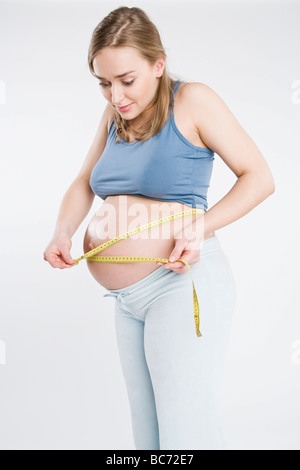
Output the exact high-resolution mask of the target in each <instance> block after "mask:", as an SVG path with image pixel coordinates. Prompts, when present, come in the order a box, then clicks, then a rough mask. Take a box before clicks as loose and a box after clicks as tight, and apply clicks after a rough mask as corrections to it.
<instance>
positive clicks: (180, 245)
mask: <svg viewBox="0 0 300 470" xmlns="http://www.w3.org/2000/svg"><path fill="white" fill-rule="evenodd" d="M179 258H182V259H184V260H185V261H186V262H187V263H188V264H189V266H191V265H192V264H195V263H198V261H200V246H199V247H198V246H197V247H196V246H195V240H193V241H190V240H187V239H186V238H179V239H178V240H175V246H174V248H173V250H172V253H171V255H170V257H169V263H165V264H164V267H165V269H171V270H172V271H174V272H175V273H179V274H184V273H186V272H187V270H188V269H189V268H188V266H186V265H185V264H184V263H182V262H181V261H177V260H178V259H179ZM156 264H157V265H158V266H160V265H162V264H163V263H161V262H159V261H157V263H156Z"/></svg>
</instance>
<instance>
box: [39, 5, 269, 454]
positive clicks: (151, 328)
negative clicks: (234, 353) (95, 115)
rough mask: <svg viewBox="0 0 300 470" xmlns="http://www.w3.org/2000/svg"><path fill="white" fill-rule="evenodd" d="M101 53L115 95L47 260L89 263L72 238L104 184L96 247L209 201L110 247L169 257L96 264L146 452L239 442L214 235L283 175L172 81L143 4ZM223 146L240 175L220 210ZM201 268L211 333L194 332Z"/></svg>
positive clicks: (95, 54)
mask: <svg viewBox="0 0 300 470" xmlns="http://www.w3.org/2000/svg"><path fill="white" fill-rule="evenodd" d="M88 63H89V67H90V70H91V72H92V74H93V75H94V77H96V78H97V80H98V81H99V85H100V88H101V92H102V94H103V96H104V98H105V100H106V101H107V105H106V108H105V110H104V112H103V115H102V118H101V120H100V124H99V127H98V130H97V133H96V136H95V138H94V141H93V143H92V145H91V147H90V150H89V152H88V154H87V156H86V159H85V161H84V163H83V165H82V168H81V169H80V171H79V173H78V175H77V177H76V178H75V180H74V181H73V183H72V184H71V186H70V187H69V188H68V190H67V192H66V194H65V196H64V198H63V201H62V203H61V207H60V212H59V215H58V219H57V223H56V227H55V230H54V234H53V237H52V239H51V241H50V243H49V244H48V246H47V248H46V249H45V251H44V254H43V256H44V259H45V260H46V261H48V262H49V263H50V265H51V266H52V267H53V268H61V269H64V268H71V267H73V266H75V265H78V262H76V263H74V259H73V258H72V256H71V254H70V249H71V245H72V243H71V238H72V236H73V235H74V233H75V232H76V230H77V229H78V227H79V225H80V224H81V222H82V221H83V220H84V218H85V217H86V215H87V214H88V212H89V210H90V208H91V205H92V203H93V200H94V197H95V194H96V195H97V196H99V197H100V198H101V199H102V200H103V201H104V202H103V203H102V204H101V205H100V207H99V209H98V210H97V211H96V213H95V215H94V216H93V217H92V219H91V221H90V223H89V225H88V227H87V230H86V234H85V237H84V242H83V251H84V253H87V252H89V251H91V250H93V249H95V248H97V247H99V246H100V245H102V244H103V243H106V242H109V241H110V240H112V239H113V238H115V237H118V236H119V235H122V234H124V233H126V232H128V231H130V230H132V229H134V228H137V227H139V226H142V225H144V224H149V223H150V222H154V221H157V220H159V219H161V218H168V217H169V216H173V215H174V216H175V215H176V214H179V213H182V212H186V211H191V210H192V209H197V211H194V212H193V211H192V212H189V213H188V214H187V215H184V216H181V217H178V218H172V217H170V218H169V219H167V221H165V222H164V223H162V224H161V225H156V226H153V227H150V228H149V229H148V230H144V231H141V232H137V233H135V234H134V235H130V236H128V237H125V238H123V239H121V240H119V241H118V242H117V243H114V244H111V245H109V246H108V247H106V248H105V249H104V250H103V251H101V252H100V251H99V253H98V255H99V256H111V257H114V256H128V257H154V258H161V259H165V261H164V262H163V263H162V265H159V264H158V262H157V261H155V260H153V261H148V262H135V261H133V262H127V263H126V262H125V263H122V262H93V261H89V260H88V259H87V261H86V262H87V265H88V268H89V270H90V272H91V274H92V276H93V277H94V278H95V279H96V281H97V282H98V283H99V284H100V285H101V286H103V287H104V288H105V290H106V292H107V293H106V294H105V296H111V297H114V298H115V326H116V335H117V344H118V350H119V355H120V361H121V366H122V371H123V374H124V380H125V383H126V388H127V392H128V399H129V403H130V408H131V419H132V430H133V437H134V442H135V447H136V449H203V450H221V449H226V448H228V445H227V440H226V436H225V435H224V433H223V428H222V406H221V399H222V396H221V387H222V370H223V361H224V354H225V351H226V348H227V345H228V339H229V333H230V325H231V317H232V312H233V309H234V305H235V301H236V286H235V279H234V276H233V273H232V270H231V267H230V263H229V261H228V259H227V257H226V255H225V253H224V252H223V249H222V247H221V244H220V241H219V240H218V238H217V236H216V234H215V231H216V230H218V229H220V228H222V227H224V226H226V225H228V224H230V223H232V222H234V221H235V220H237V219H239V218H241V217H242V216H244V215H245V214H247V213H248V212H249V211H250V210H252V209H253V208H254V207H256V206H257V205H258V204H260V203H261V202H262V201H263V200H265V199H266V198H267V197H268V196H269V195H271V194H272V193H273V192H274V190H275V189H274V188H275V185H274V180H273V177H272V174H271V172H270V169H269V167H268V165H267V162H266V161H265V159H264V157H263V155H262V154H261V152H260V151H259V149H258V148H257V146H256V144H255V143H254V142H253V140H252V139H251V138H250V137H249V135H248V134H247V133H246V132H245V130H244V129H243V128H242V127H241V126H240V124H239V123H238V122H237V120H236V119H235V117H234V116H233V114H232V113H231V112H230V110H229V109H228V107H227V106H226V104H225V103H224V102H223V100H222V99H221V98H220V97H219V96H218V94H217V93H216V92H214V91H213V90H212V89H211V88H210V87H208V86H207V85H205V84H203V83H197V82H183V81H180V80H175V79H173V78H171V76H170V74H169V73H168V70H167V67H166V53H165V50H164V48H163V46H162V43H161V39H160V36H159V33H158V31H157V29H156V27H155V25H154V24H153V23H152V22H151V20H150V19H149V17H148V16H147V15H146V13H145V12H144V11H143V10H141V9H140V8H135V7H132V8H128V7H120V8H117V9H116V10H114V11H112V12H111V13H109V15H108V16H107V17H105V18H104V19H103V20H102V21H101V22H100V23H99V24H98V25H97V27H96V28H95V30H94V32H93V35H92V39H91V43H90V47H89V53H88ZM215 153H217V154H218V155H219V156H220V158H222V159H223V161H224V162H225V163H226V164H227V165H228V167H229V168H230V169H231V170H232V171H233V172H234V174H235V175H236V176H237V181H236V183H235V184H234V186H233V187H232V188H231V190H230V191H229V192H228V194H226V195H225V196H224V197H223V198H222V199H221V200H220V201H219V202H218V203H217V204H215V205H214V206H213V207H212V208H210V209H209V210H208V204H207V191H208V187H209V183H210V177H211V173H212V166H213V161H214V158H215V156H214V154H215ZM96 255H97V253H96ZM171 256H173V257H174V260H175V261H173V262H172V259H171ZM179 259H183V260H185V261H186V263H188V265H186V264H185V263H184V262H182V261H179ZM189 269H190V271H189ZM191 276H192V279H193V284H194V286H195V290H196V293H197V298H198V300H199V307H200V321H201V333H202V336H200V335H198V336H197V335H196V334H195V328H194V317H193V311H194V297H193V284H192V281H191Z"/></svg>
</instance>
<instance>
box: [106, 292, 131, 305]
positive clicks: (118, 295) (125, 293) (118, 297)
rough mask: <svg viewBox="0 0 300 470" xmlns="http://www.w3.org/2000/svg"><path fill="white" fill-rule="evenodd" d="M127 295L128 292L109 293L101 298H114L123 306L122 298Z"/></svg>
mask: <svg viewBox="0 0 300 470" xmlns="http://www.w3.org/2000/svg"><path fill="white" fill-rule="evenodd" d="M128 294H130V292H110V293H109V294H104V296H103V297H116V299H117V300H119V301H120V302H122V304H125V300H124V297H125V296H126V295H128Z"/></svg>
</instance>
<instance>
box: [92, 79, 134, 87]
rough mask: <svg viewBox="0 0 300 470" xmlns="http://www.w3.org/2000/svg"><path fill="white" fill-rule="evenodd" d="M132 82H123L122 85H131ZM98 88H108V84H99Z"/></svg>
mask: <svg viewBox="0 0 300 470" xmlns="http://www.w3.org/2000/svg"><path fill="white" fill-rule="evenodd" d="M133 82H134V80H131V82H123V85H127V86H129V85H131V84H132V83H133ZM99 85H100V86H102V87H104V88H107V87H108V83H101V82H100V83H99Z"/></svg>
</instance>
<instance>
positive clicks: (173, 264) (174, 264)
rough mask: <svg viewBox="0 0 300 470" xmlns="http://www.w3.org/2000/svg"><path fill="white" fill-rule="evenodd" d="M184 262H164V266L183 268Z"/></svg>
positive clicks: (167, 267)
mask: <svg viewBox="0 0 300 470" xmlns="http://www.w3.org/2000/svg"><path fill="white" fill-rule="evenodd" d="M184 267H185V264H184V263H182V262H181V261H175V262H174V263H166V264H165V268H166V269H180V268H184Z"/></svg>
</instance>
